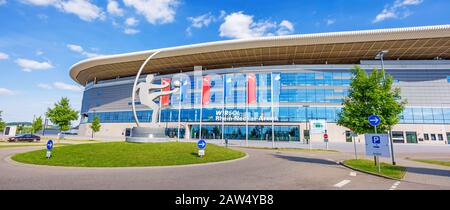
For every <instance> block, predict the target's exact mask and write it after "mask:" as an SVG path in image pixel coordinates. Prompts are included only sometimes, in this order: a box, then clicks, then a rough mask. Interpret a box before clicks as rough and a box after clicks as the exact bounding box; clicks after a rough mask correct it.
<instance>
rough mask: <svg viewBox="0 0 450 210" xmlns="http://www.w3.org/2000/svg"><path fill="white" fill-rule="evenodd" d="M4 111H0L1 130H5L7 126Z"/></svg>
mask: <svg viewBox="0 0 450 210" xmlns="http://www.w3.org/2000/svg"><path fill="white" fill-rule="evenodd" d="M2 112H3V111H0V132H3V131H4V130H5V127H6V123H5V122H4V121H3V118H2Z"/></svg>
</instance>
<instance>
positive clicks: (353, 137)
mask: <svg viewBox="0 0 450 210" xmlns="http://www.w3.org/2000/svg"><path fill="white" fill-rule="evenodd" d="M351 135H352V140H353V148H354V149H355V159H356V160H358V153H357V152H356V139H355V137H356V136H357V135H356V133H353V131H352V132H351Z"/></svg>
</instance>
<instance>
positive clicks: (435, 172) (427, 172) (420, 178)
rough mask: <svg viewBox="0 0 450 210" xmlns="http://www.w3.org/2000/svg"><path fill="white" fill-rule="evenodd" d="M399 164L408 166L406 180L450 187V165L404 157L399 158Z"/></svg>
mask: <svg viewBox="0 0 450 210" xmlns="http://www.w3.org/2000/svg"><path fill="white" fill-rule="evenodd" d="M398 164H399V165H402V166H405V167H406V175H405V178H404V180H405V181H408V182H415V183H423V184H431V185H437V186H442V187H450V167H446V166H440V165H433V164H427V163H421V162H416V161H411V160H406V159H403V158H399V159H398Z"/></svg>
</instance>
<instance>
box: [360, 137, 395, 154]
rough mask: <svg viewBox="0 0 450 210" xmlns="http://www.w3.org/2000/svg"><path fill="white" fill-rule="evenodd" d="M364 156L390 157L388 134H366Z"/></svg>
mask: <svg viewBox="0 0 450 210" xmlns="http://www.w3.org/2000/svg"><path fill="white" fill-rule="evenodd" d="M365 140H366V155H368V156H381V157H391V153H390V150H389V139H388V134H366V135H365Z"/></svg>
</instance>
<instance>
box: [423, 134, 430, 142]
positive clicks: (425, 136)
mask: <svg viewBox="0 0 450 210" xmlns="http://www.w3.org/2000/svg"><path fill="white" fill-rule="evenodd" d="M423 138H424V139H425V141H430V135H428V133H426V134H423Z"/></svg>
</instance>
